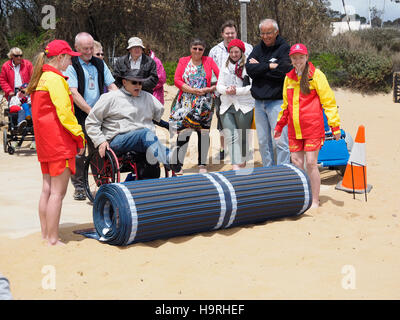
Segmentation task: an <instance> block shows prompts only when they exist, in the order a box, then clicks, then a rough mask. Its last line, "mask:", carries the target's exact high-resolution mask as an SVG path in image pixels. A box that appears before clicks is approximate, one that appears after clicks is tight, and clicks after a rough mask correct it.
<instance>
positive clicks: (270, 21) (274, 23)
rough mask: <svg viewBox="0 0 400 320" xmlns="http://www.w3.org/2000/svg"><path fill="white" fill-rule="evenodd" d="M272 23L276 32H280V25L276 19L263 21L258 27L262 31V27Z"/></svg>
mask: <svg viewBox="0 0 400 320" xmlns="http://www.w3.org/2000/svg"><path fill="white" fill-rule="evenodd" d="M268 23H272V25H273V27H274V29H275V31H279V27H278V23H277V22H276V21H275V20H274V19H263V20H261V21H260V24H259V25H258V28H259V29H260V31H261V26H262V25H264V24H268Z"/></svg>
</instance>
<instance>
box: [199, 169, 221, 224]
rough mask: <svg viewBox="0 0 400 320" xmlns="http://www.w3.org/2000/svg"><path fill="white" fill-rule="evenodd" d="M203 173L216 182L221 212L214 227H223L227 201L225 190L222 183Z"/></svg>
mask: <svg viewBox="0 0 400 320" xmlns="http://www.w3.org/2000/svg"><path fill="white" fill-rule="evenodd" d="M202 175H203V176H205V177H206V178H208V180H210V181H211V182H212V183H213V184H214V186H215V188H217V191H218V196H219V201H220V203H221V212H220V214H219V219H218V222H217V225H216V226H215V227H214V229H218V228H220V227H221V225H222V222H224V218H225V214H226V201H225V195H224V190H222V187H221V185H220V184H219V183H218V182H217V181H216V180H215V179H214V178H213V177H212V176H211V175H210V174H208V173H203V174H202Z"/></svg>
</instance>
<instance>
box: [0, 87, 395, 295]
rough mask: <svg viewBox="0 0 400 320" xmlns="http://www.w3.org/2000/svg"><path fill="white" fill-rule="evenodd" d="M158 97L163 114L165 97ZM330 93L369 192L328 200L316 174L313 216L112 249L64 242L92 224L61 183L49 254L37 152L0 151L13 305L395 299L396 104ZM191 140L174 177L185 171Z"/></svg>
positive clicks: (330, 177) (1, 242)
mask: <svg viewBox="0 0 400 320" xmlns="http://www.w3.org/2000/svg"><path fill="white" fill-rule="evenodd" d="M166 91H167V99H166V106H167V107H166V109H168V108H169V106H170V104H171V101H172V98H173V96H174V94H175V92H176V89H175V88H174V87H169V86H167V87H166ZM335 94H336V99H337V102H338V105H339V106H340V109H339V110H340V115H341V119H342V127H343V128H344V129H345V130H346V131H347V132H349V133H350V134H351V135H352V137H353V138H354V137H355V136H356V133H357V128H358V126H359V125H365V128H366V158H367V179H368V180H367V182H368V184H371V185H372V186H373V189H372V191H371V192H370V193H369V194H368V198H367V201H366V200H365V198H364V195H356V197H355V199H353V195H352V194H349V193H346V192H342V191H338V190H335V185H336V184H337V182H338V181H340V179H341V177H340V176H339V175H337V173H336V171H328V170H324V171H322V172H321V180H322V184H321V196H320V200H321V205H322V206H321V208H320V209H319V212H310V211H307V212H305V213H304V214H303V215H302V216H300V217H298V218H285V219H278V220H273V221H268V222H265V223H261V224H257V225H247V226H243V227H239V228H232V229H226V230H220V231H214V232H205V233H201V234H197V235H191V236H182V237H175V238H170V239H164V240H157V241H152V242H147V243H138V244H134V245H131V246H128V247H116V246H111V245H107V244H102V243H99V242H98V241H96V240H92V239H87V238H84V237H83V236H80V235H77V234H74V233H73V231H74V230H79V229H84V228H90V227H92V226H93V221H92V206H91V205H90V204H89V203H88V202H86V201H83V202H79V201H74V200H73V198H72V194H73V187H72V185H71V184H70V185H69V189H68V193H67V195H66V197H65V199H64V203H63V208H62V215H61V221H60V236H61V239H62V241H64V242H65V243H66V246H57V247H48V246H47V245H45V244H44V243H43V242H42V240H41V235H40V225H39V219H38V213H37V207H38V200H39V195H40V188H41V173H40V168H39V164H38V162H37V158H36V154H34V153H33V154H32V153H24V154H14V155H12V156H10V155H8V154H5V153H4V152H0V172H1V188H0V208H1V209H0V219H1V222H2V223H1V225H0V272H1V273H3V274H4V275H5V276H6V277H7V278H8V279H9V281H10V285H11V292H12V295H13V297H14V299H18V300H19V299H146V300H147V299H199V300H202V299H256V300H258V299H399V298H400V273H399V272H398V271H399V261H400V232H399V231H400V210H399V209H400V197H399V194H400V193H399V184H400V170H399V168H398V163H399V161H400V139H399V138H398V135H397V131H398V123H399V122H398V121H399V120H398V119H400V105H399V104H395V103H393V100H392V96H391V95H385V94H379V95H373V96H369V95H361V94H358V93H352V92H350V91H346V90H342V89H340V90H335ZM167 114H168V110H166V113H165V116H164V119H166V117H167ZM213 127H215V121H214V122H213ZM195 140H196V139H195V136H193V139H192V141H191V147H190V149H189V153H188V161H187V163H186V164H185V174H190V173H193V172H196V166H195V162H196V159H197V152H196V148H195V146H194V143H195ZM214 140H215V141H214V143H213V147H212V150H211V152H210V155H215V154H216V153H217V148H218V144H217V143H216V141H218V138H215V139H214ZM256 140H257V139H255V146H256V150H255V159H254V165H256V166H260V155H259V152H258V146H257V141H256ZM230 168H231V167H230V165H229V164H220V165H217V164H215V165H212V166H211V170H230Z"/></svg>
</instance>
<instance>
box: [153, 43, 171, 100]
mask: <svg viewBox="0 0 400 320" xmlns="http://www.w3.org/2000/svg"><path fill="white" fill-rule="evenodd" d="M150 57H151V58H152V59H153V60H154V61H155V62H156V65H157V75H158V82H157V85H156V86H155V88H154V89H153V96H155V97H156V98H157V99H158V101H160V102H161V103H162V104H164V83H165V82H166V81H167V73H166V72H165V69H164V67H163V65H162V62H161V60H160V59H158V58H157V57H156V55H155V54H154V52H153V51H150Z"/></svg>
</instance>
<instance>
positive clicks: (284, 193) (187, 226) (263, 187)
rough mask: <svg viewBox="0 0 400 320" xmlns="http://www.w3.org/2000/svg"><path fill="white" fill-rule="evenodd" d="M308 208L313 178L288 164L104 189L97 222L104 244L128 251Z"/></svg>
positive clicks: (96, 209)
mask: <svg viewBox="0 0 400 320" xmlns="http://www.w3.org/2000/svg"><path fill="white" fill-rule="evenodd" d="M310 206H311V188H310V182H309V178H308V177H307V175H306V174H305V173H304V171H302V170H300V169H298V168H296V167H295V166H293V165H291V164H288V165H282V166H273V167H258V168H252V169H251V170H250V169H249V170H247V169H244V170H240V171H225V172H212V173H206V174H194V175H186V176H179V177H170V178H161V179H149V180H139V181H130V182H124V183H112V184H108V185H103V186H101V187H100V189H99V190H98V192H97V194H96V198H95V200H94V203H93V221H94V226H95V228H96V231H97V234H98V238H99V240H100V241H102V242H105V243H108V244H111V245H117V246H125V245H129V244H132V243H136V242H144V241H151V240H156V239H164V238H170V237H175V236H182V235H189V234H193V233H199V232H204V231H212V230H218V229H223V228H230V227H237V226H239V225H246V224H254V223H259V222H263V221H266V220H269V219H274V218H282V217H287V216H296V215H300V214H302V213H303V212H305V211H306V210H307V209H308V208H309V207H310Z"/></svg>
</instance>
